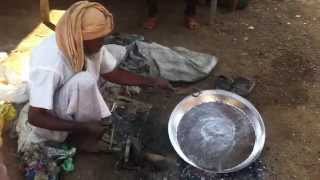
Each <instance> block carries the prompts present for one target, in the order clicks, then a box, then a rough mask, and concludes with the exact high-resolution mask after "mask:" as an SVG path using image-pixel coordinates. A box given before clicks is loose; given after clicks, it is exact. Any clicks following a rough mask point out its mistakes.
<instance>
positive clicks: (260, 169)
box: [178, 159, 267, 180]
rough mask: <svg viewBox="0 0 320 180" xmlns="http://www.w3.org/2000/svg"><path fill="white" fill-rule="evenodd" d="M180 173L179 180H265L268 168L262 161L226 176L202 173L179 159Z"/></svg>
mask: <svg viewBox="0 0 320 180" xmlns="http://www.w3.org/2000/svg"><path fill="white" fill-rule="evenodd" d="M178 171H179V172H178V175H179V180H265V179H266V177H267V168H266V166H265V165H264V163H263V161H262V160H260V159H258V160H257V161H255V162H254V163H252V164H251V165H250V166H248V167H246V168H244V169H242V170H240V171H238V172H233V173H225V174H215V173H209V172H205V171H201V170H199V169H197V168H195V167H193V166H191V165H189V164H187V163H186V162H184V161H183V160H182V159H179V160H178Z"/></svg>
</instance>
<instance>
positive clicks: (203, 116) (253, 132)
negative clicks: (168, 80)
mask: <svg viewBox="0 0 320 180" xmlns="http://www.w3.org/2000/svg"><path fill="white" fill-rule="evenodd" d="M168 132H169V138H170V141H171V144H172V145H173V147H174V149H175V151H176V152H177V153H178V155H179V156H180V157H181V158H182V159H183V160H184V161H186V162H187V163H189V164H190V165H192V166H194V167H196V168H199V169H202V170H205V171H209V172H214V173H228V172H234V171H238V170H240V169H242V168H245V167H247V166H248V165H250V163H252V162H253V161H255V160H256V159H257V158H258V157H259V155H260V153H261V151H262V149H263V147H264V143H265V138H266V135H265V126H264V123H263V119H262V117H261V116H260V114H259V112H258V111H257V110H256V108H255V107H254V106H253V105H252V104H251V103H250V102H249V101H248V100H246V99H244V98H242V97H241V96H239V95H236V94H234V93H231V92H227V91H223V90H205V91H201V92H199V93H198V94H197V95H190V96H188V97H186V98H184V99H183V100H182V101H181V102H180V103H179V104H178V105H177V106H176V107H175V109H174V110H173V112H172V114H171V116H170V120H169V124H168Z"/></svg>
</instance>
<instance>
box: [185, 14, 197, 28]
mask: <svg viewBox="0 0 320 180" xmlns="http://www.w3.org/2000/svg"><path fill="white" fill-rule="evenodd" d="M185 26H186V28H188V29H189V30H192V31H195V30H197V29H199V27H200V24H199V22H198V21H197V19H196V18H195V17H193V16H186V17H185Z"/></svg>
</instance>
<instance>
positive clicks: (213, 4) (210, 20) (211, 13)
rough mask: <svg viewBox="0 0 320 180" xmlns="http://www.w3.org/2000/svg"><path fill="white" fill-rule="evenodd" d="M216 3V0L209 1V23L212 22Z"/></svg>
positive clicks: (215, 11)
mask: <svg viewBox="0 0 320 180" xmlns="http://www.w3.org/2000/svg"><path fill="white" fill-rule="evenodd" d="M217 5H218V0H211V1H210V10H209V18H208V24H209V25H210V24H211V23H212V19H213V18H214V17H215V16H216V13H217Z"/></svg>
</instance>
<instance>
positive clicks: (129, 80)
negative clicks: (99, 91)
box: [102, 69, 154, 86]
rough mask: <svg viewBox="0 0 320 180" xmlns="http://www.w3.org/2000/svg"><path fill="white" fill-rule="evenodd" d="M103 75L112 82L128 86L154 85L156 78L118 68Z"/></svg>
mask: <svg viewBox="0 0 320 180" xmlns="http://www.w3.org/2000/svg"><path fill="white" fill-rule="evenodd" d="M102 77H103V78H104V79H106V80H108V81H110V82H113V83H117V84H121V85H128V86H153V83H154V79H153V78H149V77H144V76H140V75H137V74H134V73H131V72H129V71H125V70H121V69H117V70H115V71H113V72H111V73H108V74H103V75H102Z"/></svg>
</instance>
